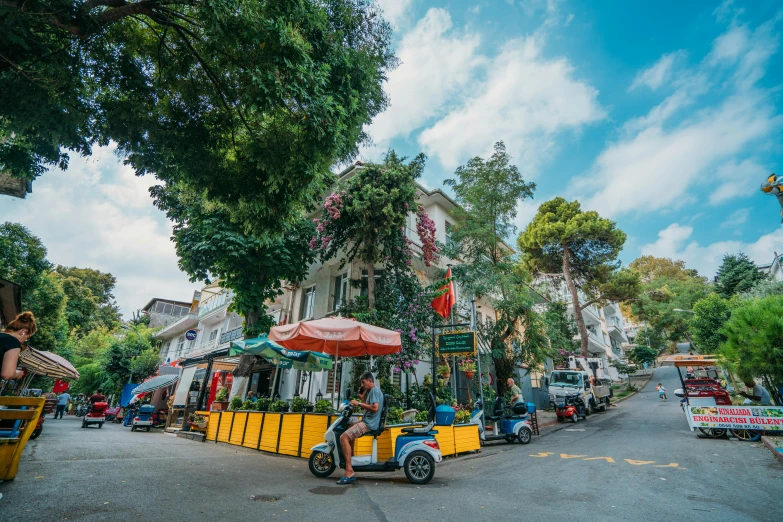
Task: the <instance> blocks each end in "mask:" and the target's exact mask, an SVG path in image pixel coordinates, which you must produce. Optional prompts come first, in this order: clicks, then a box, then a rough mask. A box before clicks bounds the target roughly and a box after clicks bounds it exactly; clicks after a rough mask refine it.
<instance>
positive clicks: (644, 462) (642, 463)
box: [625, 459, 655, 466]
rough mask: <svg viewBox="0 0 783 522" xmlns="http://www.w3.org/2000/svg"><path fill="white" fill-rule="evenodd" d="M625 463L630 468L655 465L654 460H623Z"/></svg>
mask: <svg viewBox="0 0 783 522" xmlns="http://www.w3.org/2000/svg"><path fill="white" fill-rule="evenodd" d="M625 462H627V463H628V464H630V465H632V466H645V465H647V464H655V461H654V460H633V459H625Z"/></svg>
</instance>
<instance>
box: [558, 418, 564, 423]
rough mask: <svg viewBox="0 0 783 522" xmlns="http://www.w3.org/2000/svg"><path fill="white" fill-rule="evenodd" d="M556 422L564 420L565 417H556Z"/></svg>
mask: <svg viewBox="0 0 783 522" xmlns="http://www.w3.org/2000/svg"><path fill="white" fill-rule="evenodd" d="M557 422H565V417H558V418H557Z"/></svg>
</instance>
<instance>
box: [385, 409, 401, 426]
mask: <svg viewBox="0 0 783 522" xmlns="http://www.w3.org/2000/svg"><path fill="white" fill-rule="evenodd" d="M400 423H402V408H397V407H394V408H389V412H388V413H387V414H386V424H387V425H389V424H400Z"/></svg>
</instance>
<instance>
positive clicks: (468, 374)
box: [464, 372, 476, 379]
mask: <svg viewBox="0 0 783 522" xmlns="http://www.w3.org/2000/svg"><path fill="white" fill-rule="evenodd" d="M464 373H465V377H467V378H468V379H472V378H473V376H474V375H476V372H464Z"/></svg>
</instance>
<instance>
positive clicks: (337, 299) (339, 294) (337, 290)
mask: <svg viewBox="0 0 783 522" xmlns="http://www.w3.org/2000/svg"><path fill="white" fill-rule="evenodd" d="M347 301H348V272H346V273H344V274H340V275H338V276H337V277H335V278H334V301H333V302H332V310H339V309H340V308H342V307H343V306H344V305H345V303H346V302H347Z"/></svg>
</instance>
